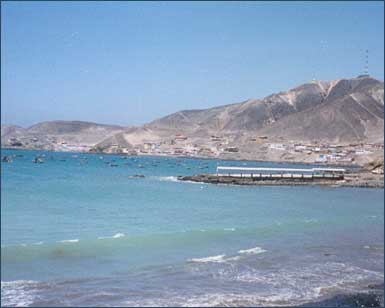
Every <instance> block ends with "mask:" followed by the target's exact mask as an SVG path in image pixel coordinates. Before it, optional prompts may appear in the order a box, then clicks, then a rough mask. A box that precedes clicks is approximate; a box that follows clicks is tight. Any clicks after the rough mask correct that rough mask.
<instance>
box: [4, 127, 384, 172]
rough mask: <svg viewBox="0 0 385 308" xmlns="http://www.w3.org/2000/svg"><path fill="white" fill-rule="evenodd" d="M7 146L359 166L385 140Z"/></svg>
mask: <svg viewBox="0 0 385 308" xmlns="http://www.w3.org/2000/svg"><path fill="white" fill-rule="evenodd" d="M5 147H7V148H12V149H44V150H52V151H62V152H81V153H107V154H121V155H153V156H173V157H197V158H218V159H241V160H242V159H245V160H266V161H286V162H291V161H292V162H305V163H317V164H336V165H356V164H357V165H360V164H364V163H365V162H368V161H370V158H371V157H374V158H377V156H381V153H383V150H384V144H383V143H365V142H357V143H339V144H332V143H326V142H321V141H316V140H315V141H313V142H299V141H295V140H289V141H287V140H280V139H279V138H275V139H274V140H270V138H268V137H267V136H253V137H250V136H240V135H211V136H209V137H207V138H202V137H201V138H197V137H188V136H185V135H183V134H175V135H174V136H171V137H169V138H165V139H163V140H156V141H151V140H144V141H143V142H141V143H137V144H130V145H129V146H127V147H124V146H122V145H121V144H118V143H116V144H113V143H112V144H109V145H108V147H105V148H101V147H98V145H96V146H95V145H92V144H81V143H79V142H68V141H63V140H60V139H59V138H57V137H45V139H41V138H37V137H32V138H29V139H26V138H25V137H24V138H15V137H12V138H10V139H8V140H7V141H6V144H5Z"/></svg>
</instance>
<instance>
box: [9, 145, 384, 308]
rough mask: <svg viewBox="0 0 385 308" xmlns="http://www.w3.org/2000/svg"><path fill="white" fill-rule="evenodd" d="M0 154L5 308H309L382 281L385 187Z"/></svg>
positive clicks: (192, 163) (172, 161) (184, 164)
mask: <svg viewBox="0 0 385 308" xmlns="http://www.w3.org/2000/svg"><path fill="white" fill-rule="evenodd" d="M2 155H15V157H14V158H13V162H12V163H1V304H2V306H50V307H53V306H229V305H231V306H234V305H237V306H278V305H284V306H287V305H302V304H305V303H309V302H314V301H318V300H322V299H325V298H329V297H332V296H334V295H337V294H351V293H355V292H365V291H366V290H368V286H369V285H373V284H381V283H383V280H384V190H383V189H373V188H333V187H310V186H303V187H298V186H295V187H294V186H293V187H285V186H277V187H272V186H269V187H263V186H256V187H250V186H231V185H212V184H201V183H189V182H180V181H178V180H177V176H178V175H192V174H197V173H215V170H216V166H217V165H238V166H286V165H282V164H281V165H277V164H274V163H262V162H242V161H238V162H231V161H218V160H203V159H190V158H165V157H149V156H148V157H134V156H132V157H124V156H117V155H101V154H81V153H53V152H43V151H12V150H2ZM37 155H44V163H42V164H35V163H32V160H33V159H34V157H36V156H37ZM294 166H299V167H301V165H294ZM138 174H140V175H144V177H133V176H134V175H138Z"/></svg>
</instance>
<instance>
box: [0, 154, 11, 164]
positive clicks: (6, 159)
mask: <svg viewBox="0 0 385 308" xmlns="http://www.w3.org/2000/svg"><path fill="white" fill-rule="evenodd" d="M1 161H2V162H3V163H11V162H12V158H11V157H10V156H3V157H2V158H1Z"/></svg>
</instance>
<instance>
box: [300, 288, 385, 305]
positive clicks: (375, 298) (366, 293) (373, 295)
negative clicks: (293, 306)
mask: <svg viewBox="0 0 385 308" xmlns="http://www.w3.org/2000/svg"><path fill="white" fill-rule="evenodd" d="M297 307H384V284H383V283H381V284H370V285H368V286H367V288H364V289H363V290H361V291H356V292H354V293H353V292H351V293H337V294H334V295H331V296H330V295H329V296H328V295H325V296H323V297H322V298H320V299H318V300H314V301H310V302H307V303H305V304H302V305H299V306H297Z"/></svg>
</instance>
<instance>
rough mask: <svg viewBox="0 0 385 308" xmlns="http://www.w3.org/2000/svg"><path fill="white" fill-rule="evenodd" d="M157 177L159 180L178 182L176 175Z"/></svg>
mask: <svg viewBox="0 0 385 308" xmlns="http://www.w3.org/2000/svg"><path fill="white" fill-rule="evenodd" d="M158 179H159V180H160V181H168V182H178V178H177V177H176V176H160V177H158Z"/></svg>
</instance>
